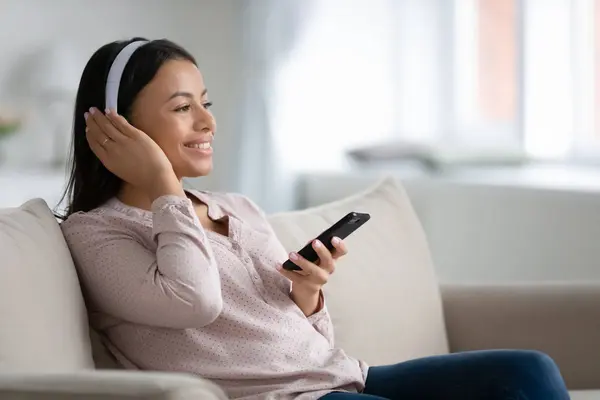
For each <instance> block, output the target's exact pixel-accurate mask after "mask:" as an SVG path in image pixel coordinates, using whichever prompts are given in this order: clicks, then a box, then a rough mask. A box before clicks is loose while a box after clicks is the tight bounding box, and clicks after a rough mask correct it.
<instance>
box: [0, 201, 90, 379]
mask: <svg viewBox="0 0 600 400" xmlns="http://www.w3.org/2000/svg"><path fill="white" fill-rule="evenodd" d="M0 276H1V278H0V321H1V322H0V370H1V369H9V370H22V371H41V372H44V371H60V372H64V371H76V370H80V369H87V368H93V367H94V364H93V362H92V357H91V348H90V338H89V333H88V319H87V313H86V309H85V305H84V302H83V297H82V295H81V289H80V287H79V281H78V279H77V274H76V271H75V267H74V265H73V261H72V259H71V255H70V253H69V250H68V248H67V245H66V243H65V241H64V239H63V235H62V232H61V230H60V227H59V225H58V223H57V221H56V219H55V218H54V215H53V214H52V212H51V211H50V209H49V208H48V206H47V204H46V203H45V202H44V201H43V200H40V199H35V200H31V201H28V202H27V203H25V204H23V205H22V206H21V207H18V208H9V209H2V210H0Z"/></svg>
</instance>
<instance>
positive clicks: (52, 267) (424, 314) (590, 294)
mask: <svg viewBox="0 0 600 400" xmlns="http://www.w3.org/2000/svg"><path fill="white" fill-rule="evenodd" d="M350 210H353V211H366V212H369V213H370V214H371V215H372V219H371V221H370V222H369V223H368V224H367V225H365V226H364V227H363V228H362V229H361V230H360V231H359V232H357V233H356V234H354V235H352V236H351V237H350V238H349V239H348V241H347V243H348V246H349V248H350V254H349V255H348V256H347V257H346V258H345V259H343V260H342V261H341V262H340V263H339V265H338V268H337V270H336V273H335V276H334V277H333V279H332V280H331V281H330V283H329V284H328V285H327V287H326V296H327V301H328V307H329V309H330V312H331V314H332V318H333V323H334V325H335V329H336V341H337V345H338V346H341V347H343V348H345V349H346V350H347V351H348V352H349V353H350V354H353V355H355V356H357V357H360V358H362V359H364V360H365V361H367V362H368V363H370V364H387V363H395V362H399V361H403V360H407V359H411V358H415V357H422V356H427V355H432V354H443V353H448V352H456V351H464V350H475V349H491V348H525V349H538V350H541V351H545V352H547V353H548V354H550V355H551V356H553V357H554V359H555V360H556V361H557V362H558V364H559V366H560V368H561V370H562V373H563V375H564V377H565V379H566V381H567V384H568V386H569V388H570V389H571V390H572V398H573V399H579V400H581V399H599V400H600V284H592V283H581V284H571V283H556V284H535V285H534V284H521V285H518V284H515V285H501V286H500V285H499V286H491V285H486V286H478V285H462V286H460V285H453V286H443V287H440V286H439V285H438V283H437V281H436V277H435V273H434V270H433V266H432V263H431V259H430V255H429V250H428V246H427V241H426V238H425V235H424V233H423V230H422V228H421V225H420V224H419V221H418V220H417V217H416V215H415V213H414V211H413V209H412V207H411V205H410V203H409V201H408V197H407V196H406V193H405V192H404V190H403V188H402V187H401V186H400V185H398V184H397V183H395V182H394V181H393V180H385V181H382V182H381V183H379V184H378V185H377V186H375V187H372V188H370V189H369V190H367V191H365V192H362V193H359V194H357V195H354V196H352V197H349V198H346V199H343V200H340V201H336V202H333V203H330V204H326V205H323V206H319V207H317V208H312V209H308V210H304V211H298V212H293V213H286V214H279V215H273V216H271V217H270V219H271V223H272V225H273V227H274V229H275V230H276V232H277V233H278V235H279V236H280V238H281V240H282V242H283V243H284V245H285V246H286V248H288V249H290V250H291V249H297V248H298V247H299V246H301V245H302V244H304V243H305V242H306V241H307V240H308V239H309V238H311V237H314V236H315V235H316V234H317V233H319V232H320V231H321V230H322V229H324V228H325V227H327V226H328V225H329V224H331V223H332V222H334V221H335V220H337V219H338V218H339V217H340V216H342V215H343V214H345V213H346V212H348V211H350ZM0 277H1V278H0V321H1V322H0V399H35V400H37V399H40V400H42V399H43V400H46V399H53V400H54V399H61V400H62V399H120V398H129V399H134V398H139V399H185V400H187V399H224V398H225V396H224V394H223V393H222V391H221V390H220V389H219V388H218V387H216V386H215V385H213V384H211V383H210V382H208V381H206V380H203V379H201V378H198V377H194V376H189V375H183V374H174V373H160V372H132V371H123V370H119V369H117V367H116V365H115V364H114V363H113V361H112V360H111V358H110V356H109V354H108V353H107V352H106V349H104V348H103V346H102V345H101V343H100V342H99V341H98V340H97V335H95V334H92V335H90V330H89V329H88V324H87V317H86V310H85V306H84V301H83V297H82V293H81V290H80V288H79V285H78V281H77V276H76V271H75V269H74V266H73V262H72V260H71V258H70V256H69V252H68V249H67V247H66V245H65V243H64V240H63V238H62V235H61V233H60V229H59V226H58V224H57V223H56V220H55V219H54V217H53V215H52V213H51V211H50V210H49V209H48V207H47V205H46V204H45V203H44V202H43V201H41V200H32V201H30V202H28V203H26V204H24V205H22V206H21V207H19V208H13V209H4V210H0ZM90 337H91V339H90ZM92 354H93V355H92ZM106 368H109V369H106ZM594 389H598V390H594Z"/></svg>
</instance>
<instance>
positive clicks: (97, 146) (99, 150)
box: [85, 132, 107, 163]
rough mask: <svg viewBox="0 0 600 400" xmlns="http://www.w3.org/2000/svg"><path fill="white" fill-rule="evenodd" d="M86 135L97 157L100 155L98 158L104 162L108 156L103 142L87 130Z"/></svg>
mask: <svg viewBox="0 0 600 400" xmlns="http://www.w3.org/2000/svg"><path fill="white" fill-rule="evenodd" d="M85 137H86V138H87V141H88V144H89V145H90V149H91V150H92V151H93V152H94V154H95V155H96V157H98V159H99V160H100V161H101V162H102V163H104V161H105V159H106V156H107V153H106V149H105V148H104V147H102V144H101V143H100V142H99V141H98V139H97V138H96V137H95V136H93V135H92V134H91V132H86V134H85Z"/></svg>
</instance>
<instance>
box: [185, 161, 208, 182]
mask: <svg viewBox="0 0 600 400" xmlns="http://www.w3.org/2000/svg"><path fill="white" fill-rule="evenodd" d="M212 169H213V166H212V162H211V163H210V164H208V163H203V165H189V166H187V167H186V168H182V169H181V170H180V171H181V173H177V175H178V176H184V177H186V178H198V177H201V176H206V175H210V173H211V172H212Z"/></svg>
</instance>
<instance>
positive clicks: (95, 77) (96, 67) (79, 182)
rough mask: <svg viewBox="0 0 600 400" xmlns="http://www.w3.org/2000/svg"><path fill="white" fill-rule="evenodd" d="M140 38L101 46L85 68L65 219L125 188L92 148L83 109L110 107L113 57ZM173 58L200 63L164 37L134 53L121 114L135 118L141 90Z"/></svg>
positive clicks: (121, 90) (65, 196)
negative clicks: (133, 111) (108, 81)
mask: <svg viewBox="0 0 600 400" xmlns="http://www.w3.org/2000/svg"><path fill="white" fill-rule="evenodd" d="M138 40H146V39H144V38H134V39H131V40H127V41H119V42H112V43H109V44H106V45H104V46H102V47H101V48H100V49H98V50H97V51H96V52H95V53H94V54H93V55H92V57H91V58H90V60H89V61H88V63H87V64H86V66H85V68H84V70H83V74H82V75H81V81H80V82H79V89H78V90H77V99H76V101H75V115H74V118H73V139H72V147H71V155H70V159H71V166H70V176H69V181H68V183H67V187H66V189H65V192H64V194H63V198H62V200H61V203H63V202H64V201H65V200H67V208H66V210H65V211H64V213H62V214H59V215H57V217H59V218H61V219H66V218H67V217H68V216H69V215H71V214H73V213H76V212H79V211H84V212H85V211H90V210H92V209H94V208H96V207H98V206H100V205H102V204H104V203H105V202H106V201H107V200H109V199H111V198H112V197H114V196H116V195H117V193H118V192H119V190H120V188H121V183H122V182H121V179H120V178H118V177H117V176H116V175H114V174H113V173H112V172H110V171H109V170H108V169H106V168H105V167H104V165H103V164H102V163H101V162H100V160H98V158H97V157H96V155H95V154H94V153H93V152H92V150H91V149H90V146H89V144H88V142H87V139H86V136H85V119H84V113H85V112H86V111H88V110H89V109H90V107H96V108H98V109H99V110H104V109H105V100H106V99H105V87H106V78H107V76H108V71H109V70H110V67H111V65H112V62H113V61H114V59H115V58H116V56H117V54H119V52H120V51H121V50H122V49H123V48H124V47H125V46H127V45H128V44H129V43H131V42H135V41H138ZM169 60H187V61H190V62H192V63H194V64H197V63H196V60H195V59H194V57H193V56H192V55H191V54H190V53H188V52H187V51H186V50H185V49H183V48H182V47H180V46H178V45H177V44H175V43H173V42H171V41H169V40H165V39H161V40H153V41H151V42H148V43H146V44H145V45H143V46H142V47H140V48H139V49H137V50H136V51H135V52H134V53H133V55H132V56H131V58H130V59H129V62H128V63H127V66H126V67H125V70H124V71H123V76H122V78H121V83H120V86H119V98H118V104H117V107H118V110H119V113H120V114H121V115H123V116H124V117H125V118H127V119H128V120H130V117H131V107H132V105H133V102H134V100H135V98H136V96H137V95H138V93H139V92H140V91H141V90H142V89H143V88H144V87H145V86H146V85H147V84H148V83H149V82H150V81H151V80H152V79H153V78H154V76H155V75H156V73H157V72H158V70H159V68H160V67H161V66H162V65H163V64H164V63H165V62H166V61H169Z"/></svg>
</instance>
